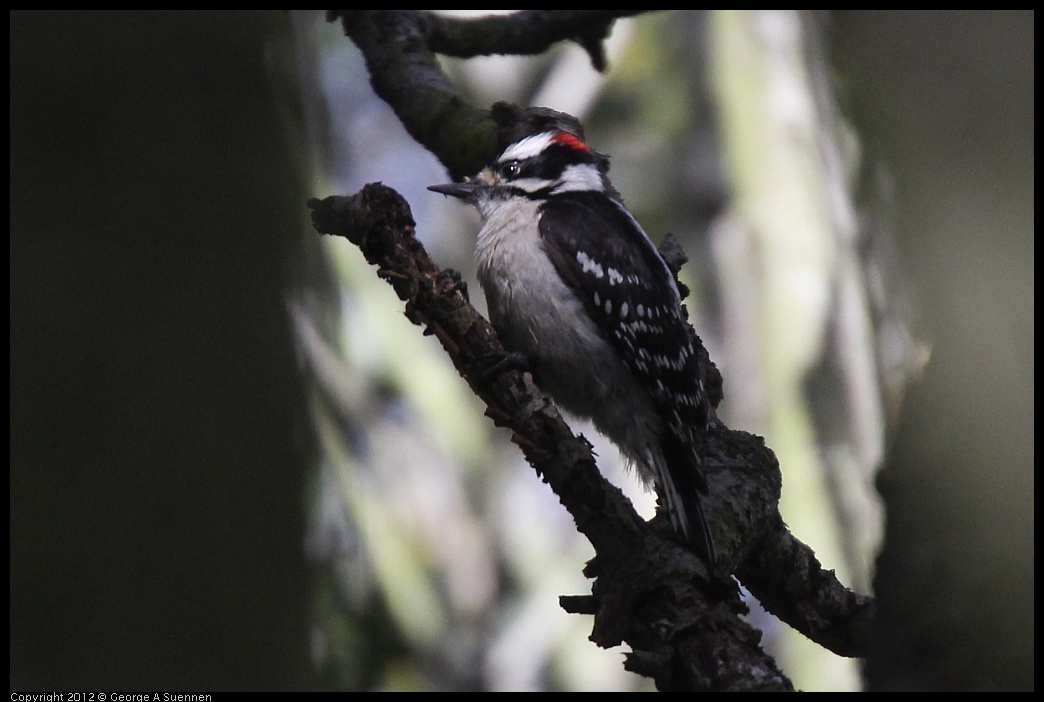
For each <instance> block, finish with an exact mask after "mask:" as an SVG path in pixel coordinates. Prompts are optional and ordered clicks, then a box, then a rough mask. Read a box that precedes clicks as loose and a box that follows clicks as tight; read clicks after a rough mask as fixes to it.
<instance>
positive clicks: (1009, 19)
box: [11, 11, 1033, 690]
mask: <svg viewBox="0 0 1044 702" xmlns="http://www.w3.org/2000/svg"><path fill="white" fill-rule="evenodd" d="M11 18H12V32H11V36H12V100H11V115H12V140H11V141H12V155H11V175H12V198H11V199H12V217H11V221H12V239H11V273H12V275H11V278H12V281H11V317H12V323H11V349H12V362H11V380H12V391H11V443H12V448H11V457H12V473H11V488H12V490H11V493H12V497H11V530H12V536H11V590H12V599H11V616H12V624H11V650H12V654H11V686H12V689H50V688H63V687H64V688H69V689H73V688H75V689H109V688H115V689H131V688H136V689H151V688H160V687H168V688H172V689H258V688H264V689H269V688H271V689H306V688H323V689H351V690H362V689H387V690H415V689H416V690H426V689H451V690H469V689H493V690H544V689H565V690H615V689H647V688H648V683H647V681H645V680H643V679H641V678H638V677H636V676H633V675H630V674H628V673H626V672H624V671H623V670H622V666H621V660H622V657H621V655H620V652H619V651H601V650H599V649H597V648H596V647H594V646H593V644H591V643H589V642H588V641H587V640H586V637H587V635H588V633H589V629H590V622H589V620H587V619H586V618H583V617H577V616H572V615H566V614H565V613H564V612H562V611H561V610H560V609H559V607H558V603H557V602H558V601H557V598H558V596H559V595H562V594H580V593H584V592H586V591H588V589H589V583H588V582H587V581H585V579H584V578H583V577H582V575H581V574H580V570H581V568H582V565H583V563H584V562H585V561H586V559H587V558H589V557H590V555H592V552H591V550H590V549H589V547H588V546H587V545H586V544H585V543H583V542H582V540H580V539H579V538H578V537H577V535H576V534H575V531H574V529H573V526H572V523H571V521H570V520H569V518H568V515H567V514H566V513H565V511H564V510H563V509H562V508H561V506H560V505H559V504H558V503H557V500H556V498H555V497H554V495H553V494H552V493H551V492H550V490H548V489H547V487H546V486H545V485H544V484H543V483H541V482H540V481H539V480H538V479H537V478H536V476H535V475H534V474H533V472H532V470H531V469H530V468H528V466H526V465H525V464H524V462H523V461H522V460H521V458H520V453H519V452H518V450H517V449H516V447H514V446H513V445H512V444H510V442H509V441H508V436H507V433H506V432H503V431H501V430H497V429H495V428H493V427H492V424H491V422H489V421H488V420H486V419H485V418H484V417H483V416H482V407H481V405H480V403H479V402H478V401H477V400H476V399H475V398H474V397H472V396H471V395H470V393H469V392H468V391H467V389H466V386H465V384H464V383H463V382H462V381H461V380H460V379H459V378H458V377H457V375H456V373H455V371H454V370H453V368H452V367H451V366H450V364H449V363H448V361H447V359H446V358H445V357H444V355H443V354H442V353H441V351H440V350H439V349H438V347H437V344H436V342H435V341H434V340H433V339H432V338H430V337H423V336H422V335H421V334H420V333H419V329H418V328H416V327H413V326H412V325H410V324H409V323H408V322H407V321H406V319H405V318H404V316H403V315H402V314H401V308H400V306H399V302H398V301H397V300H396V299H395V298H394V296H393V295H392V293H391V291H390V290H388V288H387V286H386V285H385V284H384V283H383V282H382V281H380V280H379V279H378V278H377V277H376V276H375V275H374V273H373V270H372V269H370V268H369V267H368V266H367V265H366V264H365V263H364V262H363V261H362V257H361V255H359V253H358V252H357V251H356V250H354V249H353V248H352V247H351V246H350V245H349V244H348V243H347V242H345V241H327V240H324V241H322V242H320V241H317V237H315V235H314V234H313V233H311V232H310V229H309V228H308V226H307V213H306V211H305V209H304V207H303V202H304V200H305V199H306V198H307V197H308V196H311V195H315V196H325V195H328V194H334V193H352V192H355V191H357V190H358V189H359V188H360V187H361V186H362V185H363V184H365V183H367V182H372V181H382V182H384V183H385V184H387V185H390V186H392V187H394V188H396V189H397V190H399V191H400V192H401V193H402V194H403V195H404V196H405V197H406V198H407V200H408V201H409V202H410V204H411V206H412V208H413V213H414V217H415V218H416V220H417V222H418V227H417V230H418V235H419V237H420V238H421V239H422V241H423V242H424V243H425V245H426V246H427V247H428V249H429V251H430V252H431V253H432V254H433V256H434V257H435V258H436V260H438V261H439V262H440V263H441V264H442V265H443V266H448V267H453V268H457V269H458V270H461V271H462V272H463V274H464V278H465V280H468V281H471V282H472V286H471V290H472V296H473V302H475V303H476V305H477V306H479V307H480V309H481V308H482V305H483V301H482V300H481V295H480V293H479V290H478V288H477V285H475V284H474V280H475V278H474V265H473V262H472V258H471V247H472V244H473V237H474V233H475V231H476V230H477V227H478V221H477V217H476V216H475V215H474V214H473V213H472V212H470V211H469V210H467V209H466V208H463V207H460V206H459V205H456V204H455V203H452V202H444V201H443V200H444V199H443V198H441V197H439V196H436V195H434V194H432V193H429V192H427V191H426V190H425V188H426V186H427V185H430V184H432V183H438V182H444V181H445V180H446V174H445V172H444V171H443V170H442V169H441V167H440V166H439V164H438V163H437V161H436V160H435V159H434V157H433V156H431V155H430V154H429V153H427V152H426V151H424V150H423V149H422V148H420V147H418V146H417V145H416V144H415V143H414V142H413V141H412V140H411V139H410V138H409V136H408V135H407V134H406V133H405V131H404V130H403V128H402V126H401V125H400V124H399V122H398V120H397V119H396V118H395V116H394V114H393V113H392V112H391V110H390V109H389V108H388V107H387V106H386V105H385V104H384V103H382V102H381V101H380V100H379V99H377V98H376V97H374V95H373V94H372V91H371V89H370V87H369V85H368V76H367V74H366V70H365V66H364V65H363V63H362V60H361V56H360V55H359V53H358V51H357V50H356V49H355V48H354V46H353V45H352V44H351V43H350V42H349V41H348V40H347V39H345V38H344V37H343V35H342V34H341V32H340V31H339V28H338V27H336V26H335V25H329V24H326V23H325V22H323V20H322V16H321V13H314V12H292V13H287V14H282V13H258V14H255V13H226V12H198V13H197V12H173V13H167V12H162V13H137V12H125V13H108V12H90V13H77V14H72V13H61V12H57V13H49V12H13V13H12V15H11ZM1032 23H1033V14H1032V12H982V13H964V12H946V13H919V12H874V13H863V12H840V13H835V14H801V13H795V12H790V11H769V12H752V13H743V12H720V13H719V12H714V13H702V12H670V13H654V14H650V15H647V16H641V17H639V18H636V19H634V20H625V21H620V22H618V23H617V24H616V26H615V27H614V30H613V33H612V36H611V37H610V39H609V42H608V49H609V51H608V53H609V61H610V68H609V70H608V72H607V73H606V74H604V75H600V74H597V73H596V72H595V71H594V70H593V69H592V68H591V67H590V63H589V60H588V58H587V57H586V55H585V54H584V53H583V52H582V51H581V50H580V49H578V48H577V47H575V46H571V45H570V46H560V47H556V48H555V49H554V50H552V51H550V52H548V53H547V54H545V55H542V56H539V57H527V58H516V57H488V58H482V59H473V60H467V61H460V60H446V61H445V62H444V66H445V68H446V70H447V72H448V73H449V75H450V76H451V77H452V78H453V80H454V81H455V82H456V83H457V84H458V85H459V86H460V87H461V90H462V91H464V92H465V94H466V95H467V96H468V98H469V99H470V100H471V101H472V102H473V104H477V105H488V104H489V103H491V102H493V101H494V100H501V99H506V100H512V101H515V102H518V103H520V104H540V105H545V106H550V107H554V108H556V109H560V110H563V111H567V112H571V113H573V114H576V115H577V116H579V117H581V119H582V120H583V121H584V124H585V128H586V136H587V138H588V140H589V141H590V142H591V144H592V145H593V146H594V147H595V148H596V149H598V150H600V151H603V152H605V153H608V154H609V155H610V156H611V157H612V159H613V160H612V172H611V173H612V176H613V182H614V184H615V185H616V186H617V188H618V189H619V190H620V191H621V192H622V194H623V196H624V198H625V200H626V201H627V203H628V205H629V207H630V208H631V209H632V211H634V213H635V214H636V216H637V217H638V218H639V220H640V221H641V222H642V223H643V225H644V226H645V228H646V229H647V231H648V232H649V234H650V235H651V236H652V238H653V239H654V240H655V241H659V240H661V239H662V237H663V236H664V235H665V234H666V233H667V232H670V233H673V234H674V235H675V236H677V237H679V239H680V240H681V242H682V244H683V246H684V247H685V249H686V251H687V252H688V253H689V255H690V259H691V260H690V262H689V263H688V264H687V265H686V267H685V268H684V269H683V279H684V280H685V282H686V283H687V284H688V285H689V287H690V288H691V289H692V291H693V292H692V295H691V296H690V298H689V300H688V305H689V309H690V313H691V315H692V318H693V321H694V324H695V326H696V328H697V329H698V330H699V331H700V333H701V335H702V336H703V338H704V341H705V342H706V343H707V346H708V348H709V350H710V352H711V356H712V358H714V360H715V361H716V362H717V363H718V364H719V367H720V368H721V370H722V373H723V375H724V378H725V392H726V399H725V402H724V404H723V406H722V411H723V418H724V419H725V421H726V422H727V423H728V424H729V425H730V426H733V427H736V428H741V429H745V430H749V431H753V432H756V433H759V434H762V435H764V436H765V437H766V440H767V442H768V444H769V446H771V447H772V448H773V449H774V450H775V451H776V452H777V455H778V456H779V458H780V462H781V465H782V468H783V474H784V499H783V505H782V509H783V514H784V518H785V519H786V520H787V523H788V524H789V525H790V527H791V529H792V530H793V531H794V532H795V534H796V535H797V536H798V537H799V538H801V539H802V540H804V541H805V542H806V543H809V544H810V545H811V546H812V547H813V548H814V549H815V550H816V552H817V554H818V556H819V558H820V560H822V561H823V563H824V564H825V565H826V566H827V567H828V568H834V569H836V570H837V571H838V574H839V576H840V578H841V580H842V581H843V582H845V583H847V584H849V585H851V586H853V587H855V588H857V589H860V590H871V589H873V590H874V591H875V594H877V595H878V596H879V598H880V604H881V627H880V629H879V632H878V641H877V645H876V646H875V648H874V651H873V655H872V657H871V658H870V659H869V661H868V662H867V663H866V664H865V665H864V666H862V668H863V669H865V670H862V669H861V667H860V666H858V665H857V664H856V663H854V662H852V661H846V660H842V659H838V658H837V657H835V656H833V655H831V654H828V653H825V652H823V651H822V650H821V649H819V648H818V647H816V646H814V645H812V644H810V643H809V642H807V641H805V640H804V639H801V638H800V637H797V636H795V635H793V634H792V633H791V632H789V631H788V630H787V628H786V627H785V626H782V625H780V624H778V622H776V621H775V620H774V619H773V618H772V617H770V616H768V615H764V614H761V613H759V611H758V609H757V606H756V603H753V602H752V608H753V613H752V615H751V616H752V618H754V620H755V621H756V622H757V623H758V625H759V626H761V627H762V629H763V630H764V631H765V633H766V645H768V646H769V647H770V648H771V650H772V652H773V654H774V655H775V656H776V657H777V660H778V661H779V663H780V664H781V666H782V668H783V669H784V670H785V671H786V672H787V673H788V674H789V675H791V676H792V679H793V680H794V682H795V684H796V685H798V686H799V687H801V688H802V689H806V690H817V689H818V690H841V689H859V688H860V687H861V686H864V685H865V686H867V687H869V688H871V689H1030V688H1031V687H1032V648H1033V636H1032V619H1033V617H1032V615H1033V595H1032V592H1033V590H1032V587H1033V577H1032V572H1033V570H1032V564H1033V540H1032V518H1033V502H1032V487H1033V479H1032V463H1033V444H1032V416H1033V412H1032V381H1033V366H1032V360H1031V359H1032V352H1033V327H1032V321H1031V320H1032V312H1033V309H1032V307H1033V304H1032V299H1033V284H1032V280H1033V266H1032V252H1033V245H1032V227H1033V208H1032V204H1031V203H1032V183H1033V158H1032V153H1033V127H1032V125H1033V70H1032V64H1033V32H1032ZM56 195H57V196H58V197H56ZM41 215H44V216H41ZM578 429H579V430H581V431H583V432H584V433H585V435H586V436H588V438H590V439H591V440H592V441H593V442H594V443H595V445H596V449H597V451H598V453H599V455H600V457H601V458H600V465H601V466H602V467H603V469H604V470H606V471H607V472H609V473H610V475H611V476H612V478H613V481H614V482H615V483H616V484H617V485H619V486H621V487H622V488H624V489H625V492H627V493H628V494H629V495H631V496H632V498H633V499H634V500H635V501H636V503H638V505H639V509H640V510H641V511H643V513H645V514H646V515H651V513H652V510H653V500H652V498H651V496H649V495H647V494H644V493H643V492H642V491H641V490H640V489H639V488H638V487H637V485H636V481H635V480H634V479H633V477H632V476H630V475H628V474H627V473H626V471H624V470H623V468H622V467H621V466H620V465H619V461H618V459H617V456H616V452H615V450H614V449H613V448H612V447H611V446H610V445H608V444H607V443H605V442H604V441H602V440H601V439H600V438H599V437H597V435H595V434H594V432H593V431H592V430H591V429H590V428H589V427H586V428H585V427H583V426H580V427H578ZM882 462H883V465H884V470H883V472H882V473H881V475H880V477H875V476H877V473H878V470H879V468H880V467H881V465H882ZM875 480H876V481H877V483H878V484H879V485H880V488H881V491H882V493H883V496H884V498H885V501H884V503H882V501H881V500H880V498H879V495H878V493H877V491H876V490H875ZM883 508H885V509H887V521H885V519H884V514H885V512H884V511H883ZM882 545H883V550H882V552H881V556H880V558H879V559H878V558H877V553H878V549H879V547H882ZM861 672H865V676H866V679H865V681H864V680H862V679H861V676H860V673H861Z"/></svg>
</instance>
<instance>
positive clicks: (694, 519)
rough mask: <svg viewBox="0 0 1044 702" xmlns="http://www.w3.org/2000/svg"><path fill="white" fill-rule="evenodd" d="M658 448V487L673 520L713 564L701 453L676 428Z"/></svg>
mask: <svg viewBox="0 0 1044 702" xmlns="http://www.w3.org/2000/svg"><path fill="white" fill-rule="evenodd" d="M659 448H660V451H659V452H658V453H659V458H660V460H659V461H654V468H655V471H656V475H657V484H658V485H657V487H658V488H659V491H660V495H661V497H662V499H663V500H664V502H665V503H666V505H665V506H666V507H667V512H668V514H669V515H670V518H671V522H672V524H673V525H674V528H675V529H676V530H677V531H678V532H679V533H680V534H681V535H682V536H684V537H685V540H686V541H688V542H689V544H690V545H691V546H692V547H693V548H694V549H695V550H696V552H697V553H698V554H699V555H700V556H702V557H703V558H704V559H705V560H706V561H707V562H708V563H712V564H713V563H714V562H715V560H716V559H717V552H716V550H715V548H714V535H713V533H712V532H711V528H710V525H709V524H708V523H707V516H706V514H704V511H703V504H702V501H701V498H700V495H701V494H706V492H707V482H706V479H705V477H704V475H703V466H702V465H701V463H700V459H699V456H697V454H696V452H695V451H694V450H693V449H692V447H691V446H690V445H689V444H688V443H687V442H682V441H681V440H679V439H678V438H677V437H676V436H674V434H673V432H667V433H666V434H665V435H664V437H663V438H662V439H661V441H660V447H659Z"/></svg>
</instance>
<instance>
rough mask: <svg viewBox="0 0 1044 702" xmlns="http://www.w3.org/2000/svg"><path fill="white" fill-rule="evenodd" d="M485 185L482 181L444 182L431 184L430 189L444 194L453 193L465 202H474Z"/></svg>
mask: <svg viewBox="0 0 1044 702" xmlns="http://www.w3.org/2000/svg"><path fill="white" fill-rule="evenodd" d="M483 187H485V186H483V185H482V184H481V183H443V184H442V185H429V186H428V190H431V191H432V192H436V193H442V194H443V195H452V196H453V197H457V198H460V199H461V200H463V201H464V202H474V201H475V197H476V195H477V193H478V191H479V190H481V189H482V188H483Z"/></svg>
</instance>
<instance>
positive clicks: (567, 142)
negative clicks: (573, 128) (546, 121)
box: [551, 132, 591, 151]
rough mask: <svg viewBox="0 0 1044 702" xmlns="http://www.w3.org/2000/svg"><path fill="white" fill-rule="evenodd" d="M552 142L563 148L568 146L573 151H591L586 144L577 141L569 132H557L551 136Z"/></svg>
mask: <svg viewBox="0 0 1044 702" xmlns="http://www.w3.org/2000/svg"><path fill="white" fill-rule="evenodd" d="M551 141H553V142H554V143H556V144H562V145H563V146H568V147H569V148H571V149H576V150H577V151H590V150H591V149H590V148H589V147H588V146H587V144H585V143H584V142H582V141H580V140H579V139H577V138H576V137H575V136H573V135H572V134H570V133H569V132H555V133H554V134H553V135H552V136H551Z"/></svg>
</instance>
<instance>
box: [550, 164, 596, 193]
mask: <svg viewBox="0 0 1044 702" xmlns="http://www.w3.org/2000/svg"><path fill="white" fill-rule="evenodd" d="M604 189H605V188H604V187H603V186H602V174H601V173H599V172H598V169H597V168H596V167H595V166H593V165H591V164H589V163H584V164H580V165H576V166H566V167H565V169H563V171H562V176H561V177H560V178H559V184H558V185H557V186H555V190H554V192H556V193H564V192H567V191H569V190H594V191H597V192H602V191H603V190H604Z"/></svg>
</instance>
